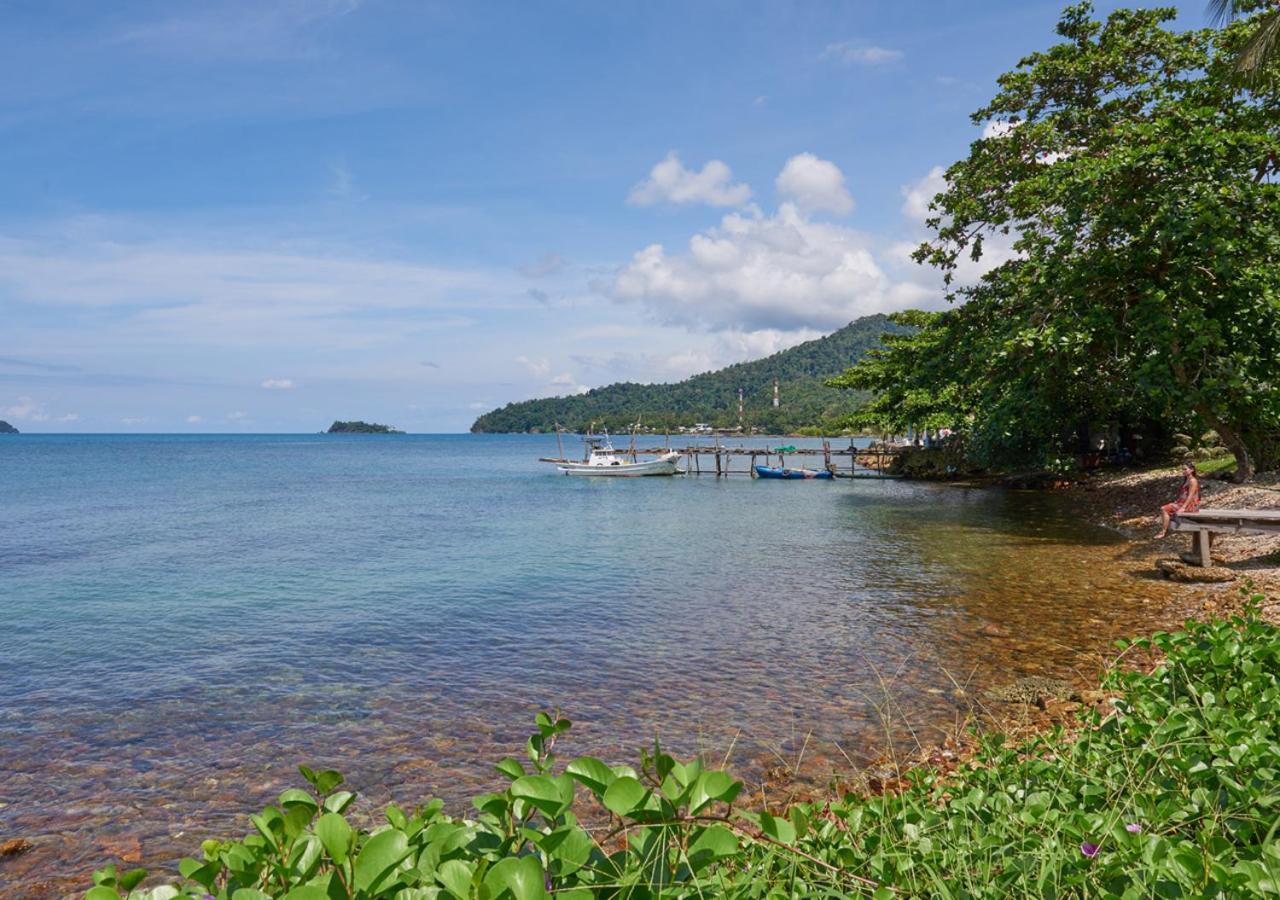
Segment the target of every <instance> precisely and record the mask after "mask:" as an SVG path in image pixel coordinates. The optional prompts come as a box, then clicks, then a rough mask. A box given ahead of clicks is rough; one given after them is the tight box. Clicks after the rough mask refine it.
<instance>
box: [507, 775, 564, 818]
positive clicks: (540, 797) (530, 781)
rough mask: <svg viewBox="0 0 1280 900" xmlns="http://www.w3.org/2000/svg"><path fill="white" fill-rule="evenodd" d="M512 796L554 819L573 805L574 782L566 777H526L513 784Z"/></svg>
mask: <svg viewBox="0 0 1280 900" xmlns="http://www.w3.org/2000/svg"><path fill="white" fill-rule="evenodd" d="M511 795H512V796H513V797H518V798H520V799H521V800H524V801H525V802H526V803H528V804H529V805H531V806H533V807H534V808H536V809H537V810H538V811H539V812H540V813H542V814H543V815H545V816H547V817H548V818H553V819H554V818H555V817H556V816H559V815H560V814H561V813H562V812H564V811H565V810H566V809H568V808H569V807H570V806H571V805H572V804H573V782H572V781H571V780H570V779H569V778H568V777H566V776H564V775H561V776H559V777H556V778H553V777H551V776H549V775H525V776H523V777H521V778H517V779H516V780H515V781H513V782H511Z"/></svg>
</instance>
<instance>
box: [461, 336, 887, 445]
mask: <svg viewBox="0 0 1280 900" xmlns="http://www.w3.org/2000/svg"><path fill="white" fill-rule="evenodd" d="M911 330H912V329H910V328H908V327H905V326H903V325H899V324H897V323H895V322H892V321H890V320H889V318H888V317H887V316H883V315H874V316H864V317H863V318H861V319H857V320H855V321H853V322H851V323H850V324H848V325H846V326H845V327H843V328H841V329H840V330H838V331H835V332H833V333H831V334H829V335H827V336H826V337H823V338H818V339H817V340H814V341H806V342H805V343H803V344H798V345H797V346H795V347H791V348H789V349H787V350H783V351H781V352H779V353H775V354H773V355H772V356H768V357H765V358H764V359H757V360H752V361H751V362H744V363H737V364H735V365H732V366H729V367H727V368H724V369H720V370H718V371H715V372H705V373H703V374H701V375H694V376H693V377H691V378H686V379H685V380H684V381H681V382H678V383H676V384H636V383H620V384H611V385H608V386H607V387H600V388H595V389H594V390H590V391H587V392H586V393H585V394H577V395H574V396H569V397H548V398H544V399H540V400H525V401H522V402H519V403H508V404H507V405H506V406H504V407H502V408H501V409H495V410H493V411H492V412H487V413H485V414H484V415H482V416H481V417H480V418H478V419H476V421H475V424H473V425H472V426H471V430H472V431H473V432H547V431H554V430H555V427H556V423H557V422H558V423H559V424H560V425H561V426H562V427H563V428H564V429H565V430H567V431H585V430H586V429H587V427H588V426H589V425H591V424H593V423H594V425H595V427H596V428H607V429H609V430H610V431H619V430H623V429H626V428H628V427H630V424H631V423H632V422H635V421H636V417H637V416H639V417H640V420H641V422H642V423H643V424H644V425H645V426H647V427H649V428H652V429H655V430H659V431H660V430H663V429H667V428H669V429H670V430H671V431H676V430H677V429H679V428H681V427H686V428H688V427H689V426H694V425H696V424H698V423H702V424H704V425H705V426H707V428H708V429H709V428H725V429H730V428H734V427H736V426H737V425H738V424H739V420H738V391H739V390H741V391H742V405H743V412H742V422H741V424H742V425H743V427H744V428H745V429H747V430H756V431H763V432H766V433H769V434H787V433H791V432H795V431H798V430H800V429H805V428H814V427H820V426H823V425H827V426H830V427H836V423H838V422H840V420H842V419H843V418H846V417H847V416H848V415H849V414H850V413H852V412H853V411H854V410H855V409H856V408H857V407H858V406H859V405H860V404H861V402H862V401H863V400H864V399H866V397H868V396H869V395H868V394H865V393H862V392H858V391H848V390H839V389H837V388H830V387H827V386H826V384H825V383H824V382H825V381H826V379H828V378H831V377H832V376H834V375H838V374H840V373H841V372H843V371H844V370H845V369H847V368H848V367H849V366H851V365H853V364H854V363H856V362H857V361H858V360H860V359H862V357H863V355H864V354H866V352H867V351H868V350H873V349H875V348H878V347H879V346H880V338H881V336H882V335H884V334H886V333H889V334H902V333H903V332H910V331H911ZM775 384H777V388H778V404H777V406H775V405H774V385H775Z"/></svg>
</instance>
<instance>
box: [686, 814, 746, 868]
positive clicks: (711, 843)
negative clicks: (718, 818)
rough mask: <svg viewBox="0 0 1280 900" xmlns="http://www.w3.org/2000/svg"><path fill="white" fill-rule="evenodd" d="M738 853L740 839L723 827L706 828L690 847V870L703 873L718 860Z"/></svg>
mask: <svg viewBox="0 0 1280 900" xmlns="http://www.w3.org/2000/svg"><path fill="white" fill-rule="evenodd" d="M737 852H738V838H737V837H736V836H735V835H734V833H733V832H732V831H731V830H730V829H728V828H726V827H725V826H723V825H712V826H710V827H709V828H704V829H703V830H702V834H700V835H698V838H697V840H695V841H694V842H693V843H692V844H691V845H690V846H689V868H690V869H692V870H693V871H694V872H701V871H702V870H703V869H705V868H706V867H707V866H709V865H711V864H712V863H713V862H716V861H717V860H721V859H725V858H727V857H730V856H734V855H735V854H736V853H737Z"/></svg>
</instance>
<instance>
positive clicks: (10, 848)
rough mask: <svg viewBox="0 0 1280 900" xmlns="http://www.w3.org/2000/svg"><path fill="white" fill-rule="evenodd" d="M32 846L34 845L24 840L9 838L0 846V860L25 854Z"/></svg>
mask: <svg viewBox="0 0 1280 900" xmlns="http://www.w3.org/2000/svg"><path fill="white" fill-rule="evenodd" d="M33 846H35V845H34V844H32V843H31V842H30V841H29V840H27V839H26V838H10V839H9V840H7V841H5V842H4V843H3V844H0V859H8V858H9V857H11V856H18V855H19V854H22V853H26V852H27V851H28V850H30V849H31V848H32V847H33Z"/></svg>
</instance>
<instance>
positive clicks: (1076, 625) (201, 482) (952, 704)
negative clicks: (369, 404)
mask: <svg viewBox="0 0 1280 900" xmlns="http://www.w3.org/2000/svg"><path fill="white" fill-rule="evenodd" d="M761 442H762V441H759V440H757V441H753V444H759V443H761ZM554 449H555V439H554V437H540V436H452V435H450V436H416V435H415V436H404V437H383V436H319V435H316V436H307V435H297V436H276V435H270V436H235V437H223V436H216V437H215V436H129V437H121V436H30V435H24V436H21V437H17V438H5V439H0V613H2V615H3V627H0V775H2V776H3V777H0V804H2V805H0V837H3V836H24V837H28V838H29V839H31V840H33V841H34V842H35V843H36V849H35V850H34V851H33V852H32V853H30V854H27V855H25V856H23V857H19V858H18V859H17V860H13V861H10V862H8V863H3V864H0V889H3V888H4V887H5V886H6V885H8V887H9V888H10V889H14V887H15V886H23V888H24V890H27V891H30V892H38V891H39V890H48V891H56V890H58V889H61V888H63V887H65V883H64V882H60V881H58V880H57V878H56V876H59V875H66V874H68V873H70V874H72V875H79V874H80V873H83V872H84V871H87V868H89V867H92V866H94V865H100V864H102V863H104V862H106V861H109V858H110V857H115V858H117V859H119V858H123V859H125V861H127V862H136V861H138V860H141V861H142V862H143V863H162V862H164V861H165V860H170V859H172V858H174V857H176V856H178V855H180V854H181V852H183V851H187V852H190V851H192V850H193V849H195V848H196V847H197V846H198V840H199V838H200V837H203V836H206V835H208V834H211V833H222V834H225V833H228V832H234V831H238V830H240V829H242V828H243V827H244V819H243V816H242V814H243V813H245V812H247V811H249V804H251V803H263V802H268V801H269V800H270V798H271V796H272V795H273V793H274V792H277V791H278V790H279V789H281V788H282V787H283V786H285V785H288V784H290V783H291V782H292V781H294V780H295V779H294V777H293V776H292V775H291V772H292V771H293V767H294V765H295V764H296V763H298V762H311V763H317V762H319V763H324V764H329V765H335V766H337V767H339V768H341V769H343V770H344V771H346V772H348V773H349V777H350V780H351V781H352V782H353V784H354V785H355V786H356V787H358V788H359V789H360V790H361V792H362V793H363V794H364V795H365V797H366V799H367V801H368V802H367V804H366V806H367V807H368V808H370V809H372V808H373V807H374V806H375V805H376V804H377V803H379V802H383V801H385V800H386V799H388V798H389V797H391V796H392V795H394V796H396V797H397V798H399V799H400V800H402V801H403V802H404V803H406V805H409V804H412V803H414V802H415V801H417V800H420V799H423V798H425V797H426V796H427V795H430V794H438V795H442V796H444V797H446V798H448V799H449V800H450V801H451V802H454V803H456V804H459V807H460V804H461V803H462V801H464V800H465V798H467V797H469V796H471V795H472V794H474V793H478V792H479V791H480V790H482V789H484V788H485V787H486V786H487V785H490V784H491V783H492V782H491V779H490V775H489V773H490V771H491V766H492V764H493V763H494V762H496V761H497V760H498V759H500V758H501V757H502V756H504V755H506V754H507V753H509V752H515V751H516V750H517V749H518V747H519V745H520V743H521V742H522V740H523V736H524V734H525V733H526V731H527V724H528V722H529V721H530V720H531V717H532V714H533V712H534V711H535V710H536V709H539V708H544V707H545V708H552V707H558V708H561V709H562V710H564V712H565V713H566V714H567V715H569V716H570V717H571V718H573V719H574V720H575V722H576V723H577V725H576V726H575V729H574V736H573V737H572V738H571V739H570V741H569V745H568V749H567V751H566V752H569V753H572V752H587V751H591V752H595V753H599V754H603V755H605V756H608V757H609V758H611V759H612V760H614V761H618V762H621V761H624V760H629V759H632V758H633V757H634V748H635V747H637V746H638V745H640V744H641V743H642V742H644V741H647V740H651V739H652V736H653V733H654V732H655V730H656V731H658V732H659V733H660V734H661V735H662V737H663V738H664V740H666V741H667V742H668V743H669V744H670V745H671V746H672V747H674V748H675V749H677V750H680V751H681V752H693V751H696V750H698V749H720V748H727V747H729V746H732V748H733V752H732V755H731V758H732V760H733V762H734V764H735V765H736V766H738V767H739V769H740V771H742V772H743V773H744V774H747V775H750V774H751V773H753V772H758V771H760V770H762V769H763V768H764V767H766V766H768V765H771V764H774V763H777V762H779V761H794V760H795V758H796V757H797V755H798V754H799V753H801V752H808V751H802V748H804V747H806V744H807V742H812V743H813V745H814V746H815V747H816V746H817V745H818V744H819V743H821V744H822V745H823V746H825V747H827V748H828V749H827V751H825V752H826V753H827V754H828V756H829V757H830V759H832V760H835V761H837V762H839V760H840V759H841V758H842V757H844V756H845V755H847V756H848V759H849V760H854V761H857V760H862V759H866V758H867V756H868V755H869V754H872V753H874V752H877V750H879V749H882V746H881V745H882V744H883V742H884V740H885V735H886V729H885V723H884V713H885V712H886V710H889V711H891V712H892V713H893V715H894V717H895V719H896V718H897V717H899V716H907V717H908V718H910V719H911V720H912V721H913V722H914V723H915V724H916V725H917V726H920V727H924V728H925V730H926V731H927V726H928V725H930V724H942V723H946V722H949V721H951V720H952V719H953V718H954V716H955V714H956V709H957V706H958V705H959V704H958V701H957V700H955V699H954V688H955V686H956V684H962V685H970V686H971V687H972V685H973V684H974V682H979V683H981V682H984V681H990V680H993V679H994V680H1000V679H1001V678H1008V677H1012V676H1014V675H1017V674H1021V673H1026V672H1032V671H1042V670H1061V669H1063V668H1064V667H1067V666H1069V665H1070V664H1071V661H1072V660H1073V659H1074V658H1075V653H1076V651H1077V650H1078V649H1079V648H1080V647H1082V646H1092V645H1096V644H1099V643H1100V642H1101V641H1102V640H1103V638H1105V636H1106V635H1107V634H1110V633H1111V632H1112V631H1115V630H1121V629H1123V628H1125V627H1128V626H1129V625H1130V624H1131V623H1133V622H1136V621H1139V620H1140V618H1141V615H1142V611H1143V609H1144V606H1143V603H1142V601H1143V599H1144V593H1150V591H1152V590H1154V588H1153V587H1151V586H1150V585H1149V583H1147V582H1142V581H1140V580H1137V579H1133V578H1130V577H1128V576H1129V575H1130V574H1131V570H1132V569H1134V568H1135V566H1134V565H1133V564H1132V562H1130V561H1128V560H1127V558H1126V555H1125V548H1124V547H1123V545H1121V544H1118V543H1117V542H1116V541H1115V539H1114V538H1113V537H1112V536H1111V535H1110V534H1109V533H1107V532H1105V531H1102V530H1100V529H1095V528H1092V527H1090V526H1088V525H1085V524H1082V523H1081V522H1080V521H1079V519H1078V517H1077V516H1075V515H1074V514H1073V513H1072V511H1071V509H1070V508H1069V507H1067V506H1065V505H1064V504H1063V503H1062V502H1061V501H1059V500H1057V499H1055V498H1053V497H1046V496H1043V495H1039V494H1029V493H1014V492H1001V491H995V490H971V489H963V488H957V487H948V486H941V485H925V484H913V483H905V482H897V481H864V480H859V481H840V482H836V483H819V482H801V483H797V482H769V481H753V480H751V479H748V478H745V477H740V478H727V479H716V478H714V477H709V476H705V475H704V476H701V477H684V478H668V479H661V478H650V479H636V480H631V479H625V480H609V479H589V478H582V479H575V478H565V477H562V476H558V475H556V474H555V473H554V469H553V468H552V467H550V466H547V465H545V464H539V463H537V462H536V461H535V460H536V458H537V457H538V456H540V455H548V454H553V453H554ZM886 685H887V686H888V687H887V688H886ZM887 699H888V701H889V702H887ZM889 733H893V732H892V729H890V732H889ZM831 748H835V749H834V750H833V749H831ZM814 752H817V751H814ZM45 881H48V882H49V885H45V884H44V882H45Z"/></svg>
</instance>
